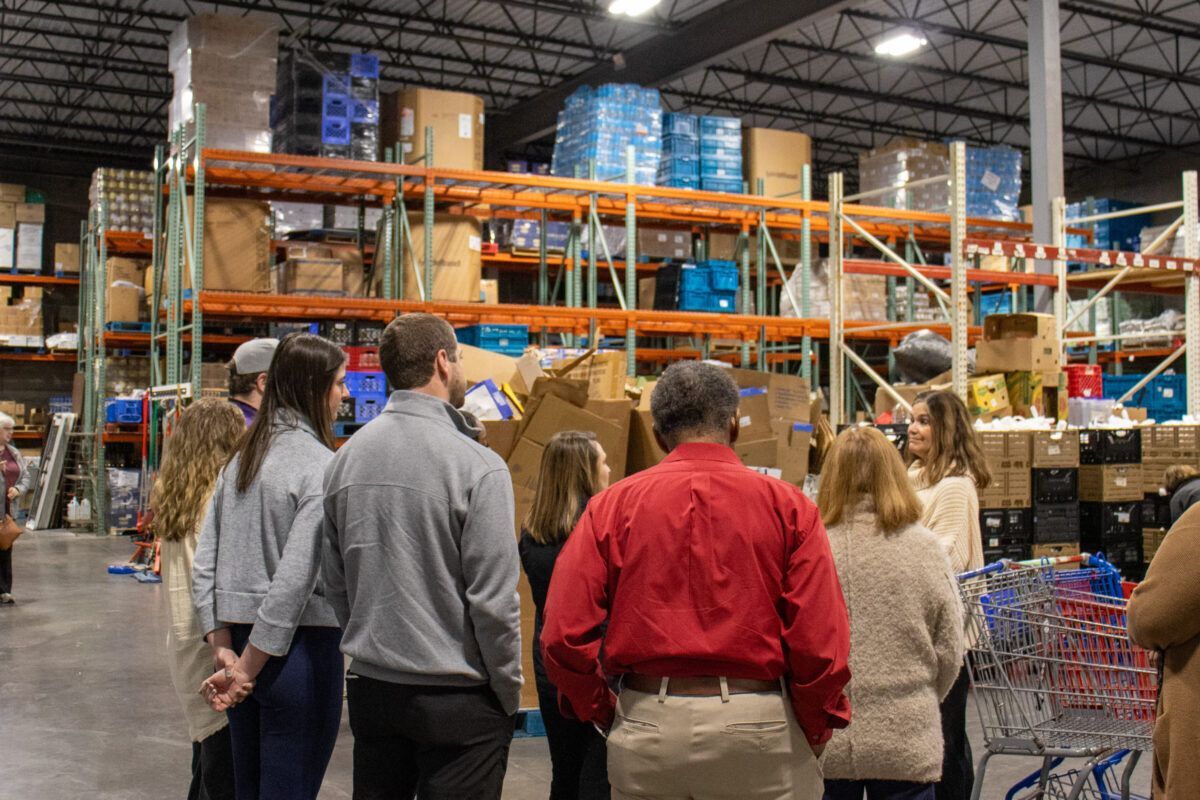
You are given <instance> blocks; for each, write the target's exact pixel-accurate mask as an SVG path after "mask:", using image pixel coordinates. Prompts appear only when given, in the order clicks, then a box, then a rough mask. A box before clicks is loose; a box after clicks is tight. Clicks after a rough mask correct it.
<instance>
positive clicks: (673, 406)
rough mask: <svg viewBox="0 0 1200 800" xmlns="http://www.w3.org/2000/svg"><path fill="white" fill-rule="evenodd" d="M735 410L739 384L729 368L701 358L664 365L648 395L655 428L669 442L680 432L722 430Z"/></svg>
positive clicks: (714, 431)
mask: <svg viewBox="0 0 1200 800" xmlns="http://www.w3.org/2000/svg"><path fill="white" fill-rule="evenodd" d="M737 409H738V387H737V384H736V383H734V382H733V378H732V377H731V376H730V375H729V371H728V370H726V369H724V368H723V367H718V366H716V365H714V364H705V363H703V362H700V361H681V362H678V363H675V364H672V365H671V366H669V367H667V369H666V371H665V372H663V374H662V377H661V378H659V380H658V385H657V386H655V387H654V394H653V395H651V397H650V414H651V416H652V417H653V418H654V427H655V429H656V430H657V431H658V432H659V434H660V435H661V436H662V437H663V438H664V439H666V440H667V441H669V442H672V443H674V442H675V441H678V439H679V437H680V436H681V435H682V434H691V435H694V436H696V435H698V436H705V435H714V434H715V435H720V434H723V433H725V432H726V431H727V430H728V429H729V420H730V419H731V418H732V417H733V416H734V415H735V414H737Z"/></svg>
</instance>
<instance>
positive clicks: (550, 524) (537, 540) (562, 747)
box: [519, 431, 609, 800]
mask: <svg viewBox="0 0 1200 800" xmlns="http://www.w3.org/2000/svg"><path fill="white" fill-rule="evenodd" d="M608 477H609V468H608V462H607V457H606V455H605V453H604V448H603V447H601V446H600V443H599V442H597V441H596V437H595V435H594V434H592V433H586V432H581V431H563V432H561V433H557V434H555V435H554V437H553V438H552V439H550V442H549V443H548V444H547V445H546V450H545V452H543V453H542V464H541V471H540V472H539V474H538V486H537V492H536V494H535V495H534V498H533V505H532V507H531V508H530V510H529V514H528V516H527V517H526V518H525V523H524V526H523V528H522V531H521V541H520V545H519V546H520V551H521V565H522V566H523V567H524V568H525V575H526V577H528V578H529V587H530V590H531V593H532V594H533V604H534V606H535V608H536V611H537V613H536V617H535V619H534V629H533V630H534V635H533V642H532V645H531V646H532V647H533V671H534V674H535V676H536V677H537V693H538V706H539V707H540V708H541V711H542V719H543V720H544V721H545V723H546V738H547V740H548V741H549V744H550V764H551V769H552V778H551V783H550V798H551V800H599V798H607V797H608V796H609V787H608V772H607V769H606V764H605V748H604V739H603V738H601V736H600V734H599V733H597V732H596V729H595V728H593V727H592V726H591V725H590V724H588V723H586V722H579V721H577V720H572V719H567V718H566V717H564V716H563V715H562V713H561V712H560V711H559V709H558V690H557V689H555V687H554V684H552V683H550V679H549V678H548V677H546V667H545V666H544V665H543V663H542V654H541V648H540V646H539V644H538V643H539V641H540V639H541V636H542V618H543V616H544V615H545V611H546V594H547V592H549V591H550V576H551V575H552V574H553V573H554V562H555V561H556V560H557V559H558V554H559V552H560V551H561V550H562V546H563V544H565V543H566V541H567V537H568V536H570V535H571V531H572V530H573V529H574V528H575V524H576V523H577V522H579V517H580V516H582V514H583V509H584V508H585V507H586V506H587V503H588V500H589V499H590V498H591V497H592V495H594V494H597V493H598V492H601V491H603V490H604V489H606V488H608Z"/></svg>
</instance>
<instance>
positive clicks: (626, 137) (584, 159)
mask: <svg viewBox="0 0 1200 800" xmlns="http://www.w3.org/2000/svg"><path fill="white" fill-rule="evenodd" d="M630 145H632V146H633V148H634V177H633V181H632V183H637V184H642V185H645V186H653V185H654V182H655V179H656V178H657V177H658V162H659V158H660V157H661V154H662V107H661V105H660V103H659V97H658V91H657V90H656V89H644V88H642V87H641V86H637V85H636V84H629V83H608V84H605V85H603V86H600V87H597V88H595V89H593V88H592V87H590V86H584V87H581V88H580V89H578V90H576V91H575V93H574V94H572V95H571V96H570V97H568V98H567V103H566V106H565V107H564V108H563V110H562V111H560V112H559V113H558V131H557V133H556V134H555V139H554V158H553V161H552V162H551V165H550V172H551V174H553V175H560V176H563V177H568V178H573V177H575V175H576V170H578V174H579V176H580V177H584V178H586V177H587V176H588V165H589V163H591V162H592V161H594V162H595V164H596V179H597V180H602V181H612V180H619V181H623V182H629V179H628V177H627V176H626V169H625V166H626V150H627V149H628V147H629V146H630Z"/></svg>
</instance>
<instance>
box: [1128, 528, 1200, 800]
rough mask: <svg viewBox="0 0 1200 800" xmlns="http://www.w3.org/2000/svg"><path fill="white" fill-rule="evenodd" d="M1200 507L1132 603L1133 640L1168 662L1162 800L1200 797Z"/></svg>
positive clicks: (1161, 735) (1158, 769)
mask: <svg viewBox="0 0 1200 800" xmlns="http://www.w3.org/2000/svg"><path fill="white" fill-rule="evenodd" d="M1197 553H1200V505H1198V506H1192V507H1191V508H1189V509H1188V510H1187V511H1185V512H1184V514H1183V516H1182V517H1180V518H1179V521H1178V522H1176V523H1175V524H1174V525H1172V526H1171V532H1170V534H1169V535H1168V536H1167V538H1166V539H1164V540H1163V544H1162V547H1160V548H1158V552H1157V553H1155V554H1154V560H1153V561H1151V562H1150V569H1148V570H1147V571H1146V579H1145V580H1144V581H1142V582H1141V583H1140V584H1139V585H1138V587H1137V588H1136V589H1134V591H1133V597H1131V598H1130V600H1129V638H1130V639H1132V640H1133V641H1134V642H1135V643H1137V644H1139V645H1141V646H1142V647H1145V648H1147V649H1149V650H1157V651H1159V652H1160V653H1161V656H1160V657H1161V658H1162V673H1163V679H1162V689H1161V690H1160V691H1159V696H1158V698H1159V699H1158V703H1159V708H1158V721H1157V723H1156V724H1155V726H1154V800H1193V799H1194V798H1197V797H1200V764H1198V763H1197V760H1196V754H1197V751H1198V749H1200V561H1197V559H1196V554H1197Z"/></svg>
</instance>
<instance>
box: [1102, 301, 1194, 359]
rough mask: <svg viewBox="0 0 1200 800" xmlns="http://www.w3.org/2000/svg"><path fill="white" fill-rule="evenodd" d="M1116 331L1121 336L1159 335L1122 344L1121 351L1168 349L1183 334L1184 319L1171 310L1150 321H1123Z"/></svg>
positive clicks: (1181, 315)
mask: <svg viewBox="0 0 1200 800" xmlns="http://www.w3.org/2000/svg"><path fill="white" fill-rule="evenodd" d="M1118 330H1119V332H1120V333H1121V334H1123V335H1134V334H1136V335H1139V336H1141V335H1145V334H1156V333H1161V334H1162V336H1161V337H1158V336H1156V337H1154V338H1139V339H1135V340H1132V341H1129V342H1122V344H1121V349H1122V350H1136V349H1138V348H1144V347H1170V346H1171V344H1172V343H1173V342H1175V340H1176V339H1178V338H1179V337H1181V336H1183V334H1184V317H1183V314H1181V313H1179V312H1178V311H1176V310H1175V309H1173V308H1168V309H1167V310H1166V311H1164V312H1163V313H1161V314H1159V315H1158V316H1157V317H1153V318H1152V319H1123V320H1121V323H1120V325H1119V326H1118Z"/></svg>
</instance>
